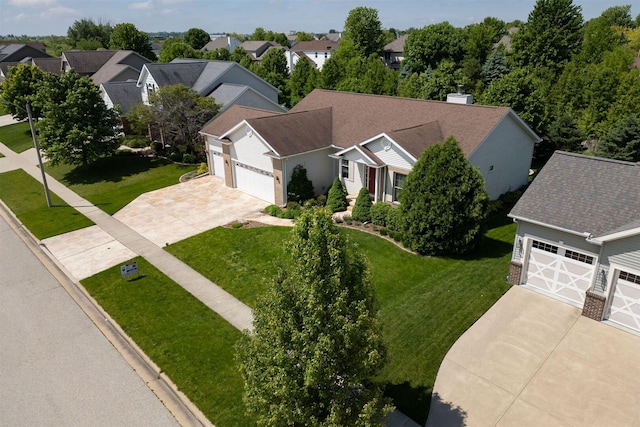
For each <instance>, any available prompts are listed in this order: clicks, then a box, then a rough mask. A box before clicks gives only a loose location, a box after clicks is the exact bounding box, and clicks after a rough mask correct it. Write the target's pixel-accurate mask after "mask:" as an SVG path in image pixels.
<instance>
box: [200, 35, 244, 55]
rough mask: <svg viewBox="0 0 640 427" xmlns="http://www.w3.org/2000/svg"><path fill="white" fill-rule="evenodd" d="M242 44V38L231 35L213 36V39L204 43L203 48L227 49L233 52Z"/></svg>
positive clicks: (205, 49) (208, 49) (209, 49)
mask: <svg viewBox="0 0 640 427" xmlns="http://www.w3.org/2000/svg"><path fill="white" fill-rule="evenodd" d="M241 44H242V43H241V42H240V40H238V39H237V38H235V37H231V36H220V37H212V38H211V41H210V42H209V43H207V44H206V45H204V47H203V48H202V50H203V51H205V52H206V51H211V50H216V49H227V50H228V51H229V52H233V50H234V49H235V48H236V47H238V46H240V45H241Z"/></svg>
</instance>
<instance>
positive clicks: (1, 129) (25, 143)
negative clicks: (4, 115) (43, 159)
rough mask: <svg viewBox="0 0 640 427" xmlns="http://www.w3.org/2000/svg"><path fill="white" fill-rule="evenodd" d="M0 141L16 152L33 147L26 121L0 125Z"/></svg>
mask: <svg viewBox="0 0 640 427" xmlns="http://www.w3.org/2000/svg"><path fill="white" fill-rule="evenodd" d="M0 142H2V143H3V144H4V145H6V146H7V147H9V148H10V149H11V150H12V151H15V152H16V153H22V152H23V151H26V150H28V149H29V148H33V138H32V136H31V128H30V127H29V123H28V122H21V123H14V124H12V125H7V126H0Z"/></svg>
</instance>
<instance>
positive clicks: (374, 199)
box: [373, 168, 380, 203]
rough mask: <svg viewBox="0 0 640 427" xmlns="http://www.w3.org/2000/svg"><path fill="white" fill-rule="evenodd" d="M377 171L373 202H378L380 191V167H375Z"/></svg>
mask: <svg viewBox="0 0 640 427" xmlns="http://www.w3.org/2000/svg"><path fill="white" fill-rule="evenodd" d="M374 170H375V171H376V182H375V184H374V193H373V203H378V191H379V187H380V177H379V176H378V171H379V170H380V168H375V169H374Z"/></svg>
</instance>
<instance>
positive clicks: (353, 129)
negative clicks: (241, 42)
mask: <svg viewBox="0 0 640 427" xmlns="http://www.w3.org/2000/svg"><path fill="white" fill-rule="evenodd" d="M201 133H202V134H203V135H204V136H205V137H206V138H207V147H206V148H207V151H208V152H209V154H210V155H209V163H210V171H211V173H212V174H213V175H216V176H219V177H222V178H224V179H225V183H226V185H227V186H230V187H237V188H239V189H241V190H243V191H245V192H247V193H249V194H251V195H254V196H256V197H258V198H261V199H263V200H266V201H269V202H271V203H275V204H278V205H284V204H286V202H287V183H288V182H289V180H290V179H291V172H292V171H293V168H294V167H296V166H297V165H303V166H304V167H305V168H306V169H307V175H308V177H309V179H310V180H311V181H312V182H313V184H314V188H315V192H316V194H320V193H325V192H326V191H327V190H328V189H329V186H330V185H331V183H332V181H333V179H334V178H335V177H336V176H339V177H340V178H341V180H342V182H343V183H344V184H345V186H346V188H347V191H348V193H350V194H355V193H357V192H358V191H359V190H360V189H361V188H362V187H366V188H368V189H369V192H370V194H371V196H372V198H373V199H374V201H380V200H383V201H388V202H397V201H398V194H399V193H400V191H402V186H403V182H404V179H405V177H406V176H407V174H408V173H409V172H410V171H411V169H412V167H413V165H414V164H415V162H416V161H417V159H418V158H419V157H420V155H421V153H422V152H423V151H424V150H425V149H426V148H427V147H428V146H430V145H431V144H433V143H435V142H438V141H443V140H444V139H445V138H447V137H448V136H451V135H453V136H455V137H456V139H457V140H458V141H459V142H460V146H461V148H462V150H463V151H464V153H465V154H466V155H467V157H468V159H469V161H470V162H471V164H473V165H474V166H476V167H478V168H479V169H480V172H481V173H482V175H483V177H484V179H485V185H486V188H487V191H488V193H489V195H490V196H491V198H493V199H495V198H497V197H498V196H500V195H501V194H502V193H504V192H507V191H509V190H516V189H518V188H520V187H522V186H523V185H525V184H527V181H528V173H529V168H530V165H531V158H532V155H533V147H534V145H535V143H536V142H538V141H539V140H540V138H539V137H538V136H537V135H536V134H535V133H534V132H533V131H532V130H531V129H530V128H529V127H528V126H527V125H526V124H525V123H524V122H523V121H522V120H521V119H520V118H519V117H518V115H517V114H516V113H515V112H514V111H513V110H511V109H510V108H506V107H488V106H479V105H464V104H454V103H446V102H438V101H424V100H417V99H409V98H399V97H389V96H378V95H364V94H357V93H350V92H335V91H328V90H319V89H316V90H314V91H313V92H311V93H310V94H309V95H308V96H307V97H305V98H304V99H303V100H301V101H300V102H299V103H298V104H297V105H296V106H295V107H294V108H293V109H292V110H291V111H290V112H288V113H286V114H274V113H270V112H266V111H258V110H250V109H242V108H234V109H229V110H228V111H227V112H225V113H224V114H221V115H220V116H218V117H217V118H216V119H214V120H212V121H211V122H210V123H208V124H207V125H206V126H205V127H204V128H203V129H202V131H201Z"/></svg>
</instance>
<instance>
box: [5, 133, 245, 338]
mask: <svg viewBox="0 0 640 427" xmlns="http://www.w3.org/2000/svg"><path fill="white" fill-rule="evenodd" d="M0 152H1V153H2V154H4V155H5V156H6V157H5V158H3V159H0V160H4V161H6V162H7V163H10V164H11V165H12V166H14V169H17V168H20V169H23V170H24V171H25V172H27V173H28V174H29V175H31V176H32V177H33V178H35V179H36V180H38V181H39V182H42V177H41V173H40V169H39V168H38V167H37V166H35V164H34V162H33V161H32V160H33V159H30V158H29V157H28V154H27V155H25V154H24V153H22V154H20V155H19V154H16V153H14V152H13V151H12V150H10V149H9V148H8V147H6V146H5V145H4V144H1V143H0ZM47 182H48V185H49V188H50V190H51V191H52V192H54V193H55V194H57V195H58V196H59V197H60V198H61V199H62V200H64V201H65V202H66V203H67V204H69V206H72V207H74V208H75V209H76V210H78V211H79V212H80V213H82V214H83V215H85V216H86V217H87V218H89V219H90V220H92V221H93V222H94V223H95V224H96V225H97V226H98V227H99V228H100V229H102V230H103V231H104V232H105V233H106V234H107V235H109V236H111V237H113V239H114V240H115V241H117V242H119V243H120V244H122V245H123V246H124V247H125V248H127V249H129V250H130V251H131V252H132V253H133V254H137V255H140V256H142V257H144V258H146V259H147V261H149V262H150V263H151V264H153V265H154V266H155V267H156V268H158V269H159V270H160V271H162V272H163V273H164V274H166V275H167V276H168V277H170V278H171V279H172V280H174V281H175V282H176V283H178V284H179V285H180V286H182V287H183V288H185V289H186V290H187V291H188V292H190V293H191V294H192V295H193V296H195V297H196V298H198V299H199V300H200V301H202V302H203V303H204V304H206V305H207V306H208V307H209V308H211V309H212V310H213V311H215V312H216V313H218V314H219V315H220V316H222V317H223V318H224V319H225V320H227V321H228V322H229V323H231V324H232V325H233V326H235V327H236V328H238V329H240V330H245V329H246V330H252V329H253V325H252V322H253V313H252V311H251V309H250V308H249V307H248V306H247V305H245V304H243V303H242V302H241V301H240V300H238V299H237V298H235V297H234V296H233V295H231V294H229V293H228V292H226V291H225V290H223V289H222V288H220V287H219V286H217V285H216V284H214V283H212V282H211V281H210V280H208V279H207V278H205V277H204V276H202V275H201V274H200V273H198V272H196V271H195V270H193V269H192V268H191V267H189V266H188V265H186V264H185V263H183V262H182V261H180V260H178V259H177V258H175V257H174V256H173V255H171V254H169V253H168V252H166V251H164V250H162V249H161V248H160V247H159V246H157V245H156V244H154V243H152V242H151V241H149V240H148V239H146V238H145V237H143V236H141V235H140V234H138V233H137V232H136V231H134V230H132V229H131V228H130V227H128V226H126V225H125V224H123V223H122V222H120V221H118V220H117V219H115V218H113V217H111V216H110V215H108V214H107V213H105V212H104V211H102V210H100V209H99V208H97V207H96V206H94V205H92V204H91V203H90V202H89V201H88V200H85V199H83V198H82V197H80V196H78V195H77V194H76V193H74V192H73V191H71V190H69V189H68V188H67V187H65V186H64V185H62V184H61V183H60V182H58V181H56V180H55V179H54V178H53V177H51V176H49V175H47Z"/></svg>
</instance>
